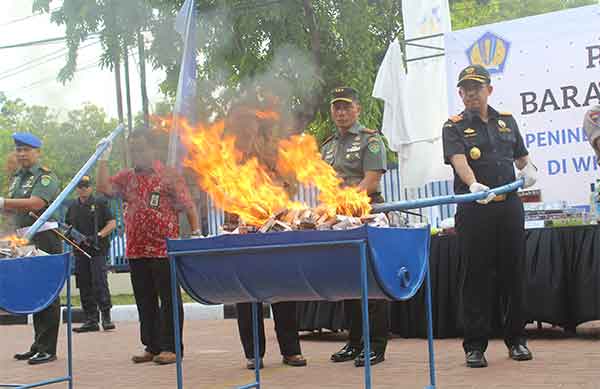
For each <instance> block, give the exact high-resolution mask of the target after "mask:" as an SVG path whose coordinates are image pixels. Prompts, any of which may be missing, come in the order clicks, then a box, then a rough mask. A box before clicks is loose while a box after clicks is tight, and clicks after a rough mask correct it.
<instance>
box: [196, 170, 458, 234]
mask: <svg viewBox="0 0 600 389" xmlns="http://www.w3.org/2000/svg"><path fill="white" fill-rule="evenodd" d="M381 189H382V193H383V197H384V198H385V201H386V202H395V201H402V200H413V199H419V198H425V197H432V196H443V195H448V194H452V193H453V190H452V180H447V181H437V182H432V183H430V184H427V185H425V186H423V187H420V188H402V186H401V182H400V173H399V171H398V169H391V170H388V171H387V172H386V173H385V174H384V176H383V179H382V183H381ZM317 195H318V194H317V190H316V189H315V188H312V187H301V188H300V190H299V191H298V194H297V195H296V198H295V200H297V201H299V202H301V203H304V204H307V205H309V206H311V207H314V206H316V205H317V203H318V199H317ZM207 209H208V212H207V213H208V215H207V217H208V232H209V234H210V235H216V234H219V227H220V226H221V225H222V224H223V219H224V214H223V211H222V210H220V209H218V208H217V207H216V206H215V204H214V202H213V201H212V199H210V198H209V199H208V206H207ZM455 210H456V206H455V205H441V206H436V207H429V208H424V209H415V210H412V211H411V212H414V213H417V214H419V215H420V216H414V215H412V216H411V220H412V221H421V222H425V223H430V224H431V225H433V226H438V225H439V223H440V221H442V220H443V219H445V218H448V217H452V216H454V212H455Z"/></svg>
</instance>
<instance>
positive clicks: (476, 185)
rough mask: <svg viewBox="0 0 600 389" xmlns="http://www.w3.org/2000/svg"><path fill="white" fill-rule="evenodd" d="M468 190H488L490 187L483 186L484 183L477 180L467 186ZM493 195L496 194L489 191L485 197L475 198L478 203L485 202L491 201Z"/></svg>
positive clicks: (473, 191) (474, 191) (475, 191)
mask: <svg viewBox="0 0 600 389" xmlns="http://www.w3.org/2000/svg"><path fill="white" fill-rule="evenodd" d="M469 190H470V191H471V193H479V192H488V191H489V190H490V187H489V186H485V185H483V184H480V183H479V182H477V181H475V182H474V183H472V184H471V185H470V186H469ZM494 197H496V194H495V193H493V192H490V193H488V195H487V197H486V198H484V199H481V200H477V202H478V203H479V204H487V203H489V202H490V201H492V200H493V199H494Z"/></svg>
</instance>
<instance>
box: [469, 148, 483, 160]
mask: <svg viewBox="0 0 600 389" xmlns="http://www.w3.org/2000/svg"><path fill="white" fill-rule="evenodd" d="M469 156H470V157H471V159H473V160H478V159H479V158H481V150H479V149H478V148H477V147H473V148H471V150H469Z"/></svg>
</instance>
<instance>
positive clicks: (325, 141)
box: [321, 134, 335, 147]
mask: <svg viewBox="0 0 600 389" xmlns="http://www.w3.org/2000/svg"><path fill="white" fill-rule="evenodd" d="M334 137H335V134H333V135H330V136H329V137H328V138H327V139H325V140H324V141H323V142H322V143H321V147H323V146H325V144H327V142H329V141H330V140H332V139H333V138H334Z"/></svg>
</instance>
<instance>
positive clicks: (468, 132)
mask: <svg viewBox="0 0 600 389" xmlns="http://www.w3.org/2000/svg"><path fill="white" fill-rule="evenodd" d="M463 134H464V135H465V138H470V137H472V136H477V131H475V130H474V129H472V128H467V129H466V130H463Z"/></svg>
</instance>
